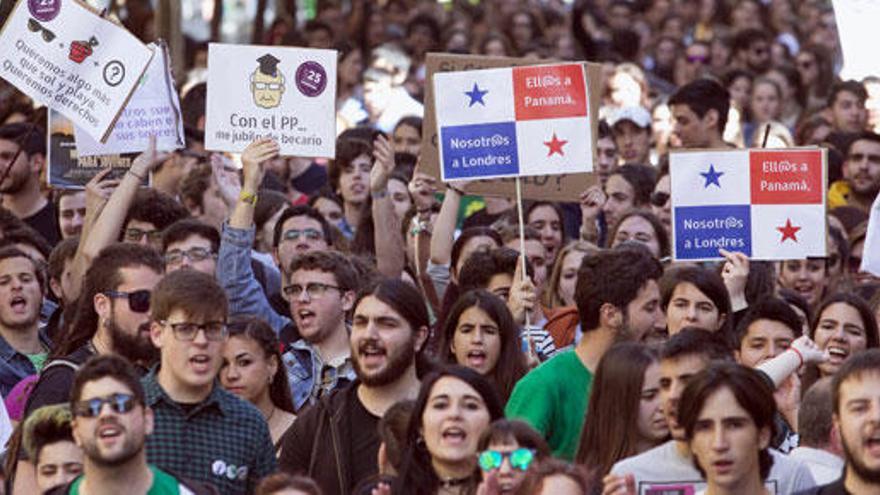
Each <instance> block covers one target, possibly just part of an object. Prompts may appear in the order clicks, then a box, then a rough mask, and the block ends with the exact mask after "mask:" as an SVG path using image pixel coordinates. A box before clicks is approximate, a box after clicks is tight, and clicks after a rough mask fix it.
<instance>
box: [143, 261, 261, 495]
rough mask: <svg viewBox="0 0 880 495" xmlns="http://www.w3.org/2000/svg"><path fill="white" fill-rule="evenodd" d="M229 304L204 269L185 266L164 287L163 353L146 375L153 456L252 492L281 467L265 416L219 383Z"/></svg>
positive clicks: (159, 321)
mask: <svg viewBox="0 0 880 495" xmlns="http://www.w3.org/2000/svg"><path fill="white" fill-rule="evenodd" d="M228 309H229V305H228V303H227V301H226V294H224V292H223V288H222V287H220V285H219V284H218V283H217V281H216V280H215V279H214V277H211V276H210V275H206V274H204V273H202V272H199V271H196V270H177V271H174V272H171V273H169V274H168V275H166V276H165V278H163V279H162V281H161V282H159V284H158V285H156V289H155V290H154V291H153V299H152V304H151V307H150V320H151V322H150V338H151V340H152V341H153V344H154V345H155V346H156V347H157V348H159V354H160V358H159V364H158V365H156V366H154V367H153V368H151V370H150V372H149V374H147V376H145V377H144V378H143V380H142V382H143V384H144V391H145V392H146V398H147V400H146V405H147V406H148V407H150V409H152V410H153V414H155V416H156V424H155V430H154V432H153V435H151V436H150V438H148V439H147V460H148V461H149V462H150V463H151V464H155V465H156V466H157V467H159V468H161V469H164V470H166V471H170V472H174V473H179V474H180V475H182V476H186V477H187V478H190V479H193V480H196V481H200V482H204V483H210V484H212V485H214V486H215V487H216V488H217V490H218V491H219V492H220V493H221V494H223V495H244V494H251V493H254V490H256V487H257V483H258V482H259V481H260V479H262V478H263V477H264V476H267V475H268V474H270V473H272V472H273V471H275V449H274V448H273V447H272V439H271V437H270V436H269V427H268V425H267V424H266V420H265V418H264V417H263V414H262V413H261V412H260V411H259V410H258V409H257V408H256V407H254V406H253V405H252V404H251V403H250V402H246V401H243V400H241V399H239V398H238V397H236V396H235V395H233V394H232V393H231V392H228V391H226V390H225V389H224V388H223V387H221V386H220V382H219V381H218V380H217V373H218V372H219V371H220V366H221V364H222V363H223V355H222V350H223V344H224V342H225V341H226V337H227V331H226V318H227V315H228Z"/></svg>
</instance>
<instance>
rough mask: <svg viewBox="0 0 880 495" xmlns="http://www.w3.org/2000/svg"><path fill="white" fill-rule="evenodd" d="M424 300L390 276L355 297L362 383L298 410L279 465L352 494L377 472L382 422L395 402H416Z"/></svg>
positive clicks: (355, 347)
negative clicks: (408, 400)
mask: <svg viewBox="0 0 880 495" xmlns="http://www.w3.org/2000/svg"><path fill="white" fill-rule="evenodd" d="M429 324H430V323H429V320H428V311H427V309H426V307H425V302H424V300H423V299H422V297H421V295H420V294H419V292H418V290H416V289H415V288H414V287H412V286H411V285H409V284H407V283H406V282H403V281H401V280H398V279H384V280H382V281H381V282H379V283H377V284H376V285H374V286H373V287H372V288H370V289H368V290H366V291H364V292H363V293H362V295H361V296H360V298H359V299H358V301H356V302H355V309H354V317H353V318H352V325H351V336H350V343H351V356H352V360H353V364H354V369H355V372H356V373H357V380H356V381H355V382H353V383H352V384H351V386H348V387H345V388H343V389H341V390H335V391H334V392H332V393H331V394H329V395H326V396H324V397H323V398H321V400H320V401H318V402H317V403H316V404H315V405H314V406H312V407H310V408H309V409H307V410H306V411H305V412H304V413H303V414H302V415H300V416H299V417H298V418H297V420H296V422H295V423H294V424H293V427H291V428H290V430H288V432H287V433H286V434H285V435H284V437H282V439H281V448H282V450H281V458H280V460H279V465H280V467H281V469H283V470H284V471H287V472H290V473H292V474H297V473H301V474H306V475H307V476H309V477H311V478H312V479H314V480H315V481H317V483H318V485H320V487H321V490H322V491H323V493H353V489H354V487H355V486H356V485H357V484H358V483H359V482H360V481H362V480H364V479H366V478H368V477H370V476H373V475H375V474H376V473H377V465H376V458H377V454H378V452H379V443H380V442H379V436H378V433H377V429H376V426H377V424H378V422H379V418H381V417H382V416H383V415H384V414H385V411H387V410H388V408H390V407H391V406H392V405H393V404H394V403H396V402H398V401H401V400H407V399H415V397H416V395H417V394H418V391H419V379H418V377H417V376H416V362H417V361H418V360H419V359H420V355H421V351H422V348H423V346H424V344H425V340H426V339H427V336H428V325H429Z"/></svg>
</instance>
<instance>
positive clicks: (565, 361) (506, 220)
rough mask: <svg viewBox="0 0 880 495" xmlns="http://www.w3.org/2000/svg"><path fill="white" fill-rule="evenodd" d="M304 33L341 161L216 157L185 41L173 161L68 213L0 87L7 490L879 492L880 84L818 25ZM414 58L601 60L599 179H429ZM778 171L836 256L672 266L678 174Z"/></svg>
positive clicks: (346, 27)
mask: <svg viewBox="0 0 880 495" xmlns="http://www.w3.org/2000/svg"><path fill="white" fill-rule="evenodd" d="M129 3H130V4H131V5H130V6H129V7H130V8H128V10H127V11H126V12H127V15H123V14H126V12H122V13H121V14H120V21H121V22H122V23H123V25H125V26H126V27H127V28H128V29H129V30H131V31H132V32H133V33H134V34H135V35H137V36H138V37H140V38H141V39H142V40H143V41H144V42H149V41H153V37H154V36H155V30H154V29H152V28H151V26H152V24H151V22H152V21H151V19H152V17H151V16H154V15H155V14H154V13H152V11H151V10H149V8H148V7H144V8H135V7H136V6H137V5H139V4H138V3H137V2H134V1H132V0H129ZM313 3H314V4H315V5H314V7H315V11H314V18H311V19H308V20H302V19H301V20H299V21H297V20H296V19H294V18H293V17H291V16H290V15H289V14H285V15H283V16H279V17H278V18H277V19H276V20H275V21H274V22H273V23H271V25H270V26H269V28H268V29H267V30H266V32H265V34H264V35H263V36H264V39H262V40H261V42H262V43H264V44H267V45H287V46H301V47H311V48H332V49H335V50H337V51H338V57H339V60H338V77H337V91H338V94H337V105H336V114H335V117H336V123H337V128H338V137H337V142H336V156H335V158H334V159H332V160H321V159H312V158H308V157H291V156H279V145H278V143H276V142H274V141H272V140H271V139H257V140H255V141H254V142H252V143H250V145H249V146H248V147H247V149H246V150H245V151H244V152H243V153H242V154H241V155H240V156H234V157H233V156H229V155H226V154H223V153H217V152H211V151H209V150H206V149H205V148H204V129H205V120H206V109H205V105H206V94H207V92H208V91H210V88H208V87H207V85H206V83H205V82H204V81H205V69H206V66H205V63H206V56H205V55H206V50H207V44H206V43H200V42H196V41H191V40H190V41H188V43H187V50H186V72H185V73H183V74H177V76H179V78H180V79H181V81H180V82H181V84H180V86H179V91H180V101H181V110H182V114H183V120H184V124H185V131H186V138H187V139H186V146H185V148H183V149H179V150H173V151H157V150H156V149H155V141H153V142H152V143H151V145H150V147H149V149H147V150H145V151H144V152H143V153H141V154H140V155H138V156H137V158H135V159H134V160H133V161H132V163H131V166H130V168H128V169H127V170H126V171H125V173H124V174H123V175H120V176H116V177H114V176H111V174H110V170H109V169H108V170H105V171H103V172H101V173H99V174H97V175H96V176H94V177H93V178H92V179H91V180H90V181H89V182H88V184H87V185H86V186H85V189H84V190H73V189H68V190H65V189H57V188H53V187H51V186H49V185H48V184H47V181H46V172H47V168H48V165H49V160H50V158H49V154H48V153H47V134H48V132H47V127H46V112H47V109H46V108H45V107H40V106H39V105H37V104H35V102H33V101H31V100H29V99H28V98H27V97H26V96H24V95H23V94H22V93H20V92H18V91H17V90H16V89H15V88H13V87H12V86H10V85H8V84H7V83H5V82H3V81H0V195H2V204H0V206H2V209H0V357H2V359H0V395H2V398H3V401H2V402H0V405H2V406H3V407H0V433H2V435H0V436H2V437H3V438H0V441H3V445H4V450H5V454H4V463H3V469H2V473H3V475H4V479H5V483H4V486H3V488H4V492H5V493H10V494H13V495H20V494H24V495H28V494H36V493H51V494H83V495H92V494H119V493H131V494H147V493H149V494H217V493H219V494H224V495H231V494H257V495H290V494H308V495H315V494H325V495H327V494H370V495H392V494H395V495H396V494H418V495H421V494H424V495H428V494H432V495H433V494H443V495H465V494H478V495H499V494H554V495H555V494H563V495H567V494H572V495H574V494H578V495H581V494H591V495H592V494H602V495H642V494H649V493H682V494H685V493H687V494H703V493H705V494H709V495H721V494H780V495H782V494H785V495H787V494H794V493H803V494H823V495H824V494H838V493H858V494H867V493H880V331H878V323H880V278H878V277H877V275H876V274H871V273H866V272H863V271H861V269H860V267H861V261H862V257H863V256H865V255H868V254H871V253H866V252H865V250H864V247H865V240H866V236H867V231H868V218H869V214H870V210H871V206H872V204H873V203H874V201H875V199H876V198H877V195H878V192H880V134H878V132H880V78H875V77H869V78H867V79H865V80H863V81H855V80H841V79H840V78H839V77H838V74H839V72H840V69H841V67H842V64H843V58H842V52H841V49H840V45H839V41H838V37H837V33H836V26H835V18H834V12H833V10H832V8H831V6H830V4H829V2H827V1H825V0H798V1H794V0H704V1H691V0H577V1H575V2H564V1H556V0H549V1H537V0H535V1H532V0H524V1H510V0H479V1H475V0H471V1H458V0H453V1H449V2H429V1H418V0H384V1H375V2H374V1H367V0H350V1H341V0H318V1H316V2H313ZM146 4H149V2H146ZM142 7H143V6H142ZM120 12H121V11H120ZM160 17H161V16H156V19H157V22H158V20H160ZM145 19H146V20H145ZM428 52H445V53H458V54H472V55H485V56H496V57H499V56H507V57H521V58H527V59H530V60H533V61H534V63H535V64H540V63H543V62H545V61H551V60H588V61H590V62H595V63H599V64H602V68H603V72H602V74H603V75H602V79H603V80H602V88H601V108H600V109H599V111H598V113H597V114H596V116H595V118H598V119H600V122H599V125H598V131H599V132H598V141H596V142H595V143H594V146H593V148H594V149H595V150H596V160H595V163H594V167H595V176H596V178H597V180H596V181H595V183H594V184H593V185H589V186H585V187H584V190H583V192H582V194H581V195H580V197H579V198H571V201H570V202H564V201H563V202H552V201H546V200H527V201H525V202H524V204H523V205H522V210H523V215H522V217H520V216H519V215H518V214H517V209H518V206H519V205H517V204H516V203H515V201H513V200H512V199H511V198H505V197H492V196H485V197H480V196H475V195H473V194H469V193H468V185H469V184H468V183H467V182H466V181H456V182H450V183H447V184H443V183H442V182H441V181H440V180H439V178H438V177H436V176H433V175H431V174H430V173H428V171H426V170H425V169H423V168H422V167H421V163H422V162H421V155H422V153H423V148H422V141H423V139H422V135H423V133H425V134H428V133H432V132H434V130H433V129H427V128H423V127H422V117H423V113H424V104H425V101H424V93H425V91H424V90H425V86H426V84H428V81H426V68H425V60H426V54H427V53H428ZM878 76H880V74H878ZM584 139H589V137H588V136H584ZM794 146H820V147H823V148H824V149H826V150H827V157H828V159H827V165H828V168H827V171H826V174H825V177H826V178H827V183H826V184H825V186H826V187H827V206H828V211H827V256H825V257H817V258H807V259H792V260H784V261H778V262H777V261H774V262H770V261H761V260H754V259H749V257H748V256H746V255H745V254H743V253H739V252H736V251H727V250H723V249H722V250H720V251H719V253H718V258H719V259H720V260H721V261H719V262H702V263H682V262H676V261H673V259H672V256H671V251H672V248H671V243H672V236H673V232H672V231H671V229H672V226H671V217H672V214H671V204H672V198H671V185H670V174H669V154H670V153H674V152H676V151H678V150H683V149H715V150H724V149H734V148H744V147H794ZM584 158H585V159H588V157H584ZM236 165H240V167H237V166H236ZM147 177H149V178H150V186H149V187H145V186H144V180H145V179H146V178H147ZM520 218H522V220H520ZM520 221H522V222H523V224H522V225H521V224H520ZM521 231H522V232H523V234H524V235H523V237H524V238H523V239H522V240H521V238H520V232H521Z"/></svg>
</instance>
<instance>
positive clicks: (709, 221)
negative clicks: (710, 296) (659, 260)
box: [669, 149, 826, 261]
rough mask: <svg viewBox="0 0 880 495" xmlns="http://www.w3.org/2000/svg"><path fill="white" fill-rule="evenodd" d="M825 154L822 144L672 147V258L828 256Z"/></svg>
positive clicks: (790, 257) (764, 258)
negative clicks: (728, 253) (783, 147)
mask: <svg viewBox="0 0 880 495" xmlns="http://www.w3.org/2000/svg"><path fill="white" fill-rule="evenodd" d="M825 160H826V158H825V150H821V149H789V150H769V149H754V150H730V151H686V152H673V153H672V154H671V155H670V161H669V165H670V167H669V170H670V179H671V182H672V225H673V228H672V238H673V247H674V250H673V258H674V259H675V260H683V261H698V260H714V259H720V258H721V256H720V255H719V254H718V250H719V249H726V250H728V251H739V252H742V253H744V254H745V255H747V256H749V257H750V258H752V259H762V260H785V259H804V258H807V257H820V256H825V249H826V244H825V243H826V241H825V237H826V219H825V187H824V184H825V163H826V162H825Z"/></svg>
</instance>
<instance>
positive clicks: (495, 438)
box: [477, 418, 551, 460]
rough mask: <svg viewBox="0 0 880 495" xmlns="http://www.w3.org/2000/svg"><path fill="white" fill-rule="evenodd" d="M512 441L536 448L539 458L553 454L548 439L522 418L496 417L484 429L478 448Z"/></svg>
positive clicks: (521, 445)
mask: <svg viewBox="0 0 880 495" xmlns="http://www.w3.org/2000/svg"><path fill="white" fill-rule="evenodd" d="M512 442H516V443H517V445H519V446H520V447H524V448H527V449H532V450H534V451H535V456H537V458H538V459H539V460H540V459H546V458H549V457H550V455H551V451H550V446H549V445H547V441H546V440H544V437H543V436H541V434H540V433H538V432H537V431H536V430H535V429H534V428H533V427H532V425H530V424H528V423H526V422H525V421H522V420H518V419H506V418H501V419H496V420H495V421H493V422H492V424H490V425H489V428H487V429H486V430H485V431H483V434H482V435H480V441H479V443H478V444H477V449H478V450H486V449H488V448H489V445H490V444H493V443H495V444H501V445H509V444H511V443H512Z"/></svg>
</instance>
